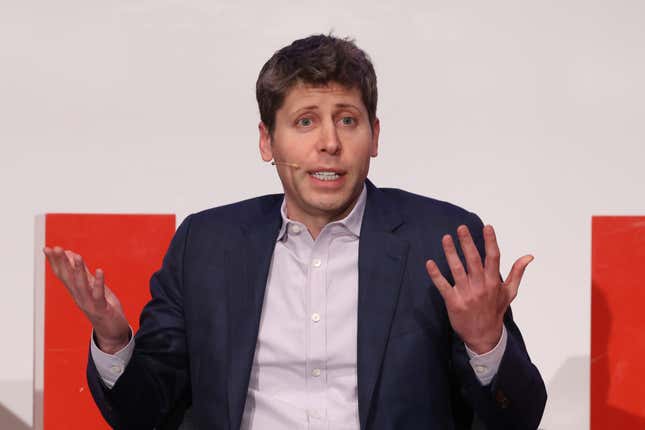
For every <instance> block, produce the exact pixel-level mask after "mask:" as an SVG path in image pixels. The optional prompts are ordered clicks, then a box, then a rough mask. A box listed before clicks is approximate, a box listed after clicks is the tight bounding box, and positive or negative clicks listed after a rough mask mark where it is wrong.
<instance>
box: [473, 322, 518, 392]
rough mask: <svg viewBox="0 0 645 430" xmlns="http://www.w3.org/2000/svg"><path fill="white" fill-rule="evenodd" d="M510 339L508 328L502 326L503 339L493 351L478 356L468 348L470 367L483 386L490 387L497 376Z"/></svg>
mask: <svg viewBox="0 0 645 430" xmlns="http://www.w3.org/2000/svg"><path fill="white" fill-rule="evenodd" d="M507 339H508V334H507V333H506V326H502V337H501V338H500V339H499V342H497V345H495V348H493V349H491V350H490V351H488V352H487V353H485V354H481V355H480V354H476V353H475V352H474V351H472V350H471V349H470V348H468V346H467V345H464V346H466V353H467V354H468V357H469V358H470V365H471V366H472V368H473V370H474V371H475V375H476V376H477V379H479V382H480V383H481V384H482V385H488V384H490V382H491V381H492V380H493V378H494V377H495V375H497V370H499V365H500V363H501V362H502V357H503V356H504V351H506V341H507Z"/></svg>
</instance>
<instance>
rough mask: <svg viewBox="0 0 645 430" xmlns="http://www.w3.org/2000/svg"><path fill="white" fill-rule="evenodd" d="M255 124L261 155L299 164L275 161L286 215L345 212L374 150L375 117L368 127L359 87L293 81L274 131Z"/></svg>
mask: <svg viewBox="0 0 645 430" xmlns="http://www.w3.org/2000/svg"><path fill="white" fill-rule="evenodd" d="M259 128H260V153H261V155H262V159H263V160H264V161H271V160H272V159H274V160H275V161H276V162H287V163H293V164H297V165H298V168H294V167H293V166H288V165H285V164H278V165H277V170H278V175H279V176H280V180H281V181H282V186H283V188H284V192H285V195H286V198H287V213H288V215H289V218H291V219H294V220H298V221H302V222H306V221H307V220H311V219H313V218H319V219H327V220H328V221H331V220H336V219H340V218H342V217H344V216H345V215H347V214H348V213H349V211H350V210H351V208H352V207H353V204H354V203H355V201H356V199H357V198H358V196H359V195H360V192H361V190H362V187H363V183H364V181H365V178H366V177H367V172H368V170H369V166H370V157H376V155H377V151H378V135H379V122H378V120H376V121H375V122H374V124H372V126H371V127H370V123H369V117H368V114H367V109H366V108H365V105H364V104H363V101H362V99H361V93H360V91H359V90H358V89H355V88H354V89H348V88H345V87H344V86H341V85H339V84H336V83H333V82H332V83H329V84H328V85H326V86H322V87H314V86H310V85H305V84H297V85H295V86H294V87H293V88H292V89H290V90H289V91H288V92H287V94H286V97H285V99H284V103H283V104H282V107H281V108H280V109H278V111H277V112H276V117H275V127H274V131H273V136H271V135H270V134H269V132H268V129H267V128H266V126H265V125H264V124H263V123H260V126H259Z"/></svg>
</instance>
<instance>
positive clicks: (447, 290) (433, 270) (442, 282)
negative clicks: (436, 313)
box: [426, 260, 453, 301]
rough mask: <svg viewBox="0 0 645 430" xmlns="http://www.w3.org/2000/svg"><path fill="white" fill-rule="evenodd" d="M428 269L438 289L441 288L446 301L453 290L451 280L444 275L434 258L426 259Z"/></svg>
mask: <svg viewBox="0 0 645 430" xmlns="http://www.w3.org/2000/svg"><path fill="white" fill-rule="evenodd" d="M426 270H427V271H428V275H429V276H430V279H432V283H433V284H434V286H435V287H437V290H439V293H440V294H441V297H443V299H444V300H445V301H448V300H450V295H451V294H452V292H453V291H452V285H450V282H448V281H447V280H446V278H444V277H443V275H442V274H441V270H439V267H438V266H437V263H435V262H434V261H433V260H428V261H426Z"/></svg>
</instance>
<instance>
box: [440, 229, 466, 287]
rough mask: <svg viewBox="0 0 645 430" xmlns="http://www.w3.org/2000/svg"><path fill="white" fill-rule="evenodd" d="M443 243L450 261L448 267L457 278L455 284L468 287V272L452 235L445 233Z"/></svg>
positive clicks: (453, 276) (447, 258) (447, 259)
mask: <svg viewBox="0 0 645 430" xmlns="http://www.w3.org/2000/svg"><path fill="white" fill-rule="evenodd" d="M441 245H442V246H443V252H444V254H445V255H446V261H448V267H450V273H452V278H453V279H454V280H455V286H456V287H458V288H466V287H467V286H468V274H467V273H466V271H465V270H464V266H463V264H461V260H460V259H459V255H458V254H457V248H456V247H455V242H454V241H453V240H452V236H450V235H449V234H447V235H445V236H444V237H443V238H442V239H441Z"/></svg>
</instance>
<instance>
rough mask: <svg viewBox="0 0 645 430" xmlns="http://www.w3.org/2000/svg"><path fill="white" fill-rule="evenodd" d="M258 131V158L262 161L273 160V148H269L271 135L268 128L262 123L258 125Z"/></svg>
mask: <svg viewBox="0 0 645 430" xmlns="http://www.w3.org/2000/svg"><path fill="white" fill-rule="evenodd" d="M258 131H259V132H260V156H262V160H264V161H267V162H268V161H271V160H273V148H272V147H271V133H269V128H268V127H267V126H266V124H264V123H263V122H262V121H260V123H259V124H258Z"/></svg>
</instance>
